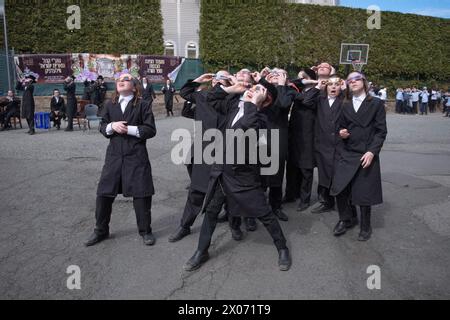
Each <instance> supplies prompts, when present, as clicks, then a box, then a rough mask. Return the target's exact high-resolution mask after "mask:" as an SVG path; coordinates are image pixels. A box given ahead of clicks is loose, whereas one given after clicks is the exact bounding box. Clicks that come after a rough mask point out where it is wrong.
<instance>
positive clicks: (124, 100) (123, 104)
mask: <svg viewBox="0 0 450 320" xmlns="http://www.w3.org/2000/svg"><path fill="white" fill-rule="evenodd" d="M133 97H134V96H133V95H129V96H122V95H120V97H119V104H120V109H121V110H122V113H125V110H126V108H127V106H128V104H129V103H130V101H131V100H133ZM127 128H128V132H127V134H128V135H130V136H135V137H138V138H139V137H140V135H139V129H138V127H137V126H127ZM106 134H107V135H108V136H111V135H113V134H114V130H113V128H112V122H111V123H110V124H108V126H107V127H106Z"/></svg>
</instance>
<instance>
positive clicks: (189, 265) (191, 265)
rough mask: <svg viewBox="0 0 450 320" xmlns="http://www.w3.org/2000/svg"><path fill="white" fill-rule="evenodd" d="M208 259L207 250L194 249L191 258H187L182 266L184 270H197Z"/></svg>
mask: <svg viewBox="0 0 450 320" xmlns="http://www.w3.org/2000/svg"><path fill="white" fill-rule="evenodd" d="M208 259H209V254H208V252H205V253H202V252H200V251H198V250H197V251H195V253H194V255H193V256H192V258H190V259H189V261H188V262H186V264H185V265H184V266H183V269H184V270H185V271H194V270H197V269H198V268H200V267H201V266H202V264H204V263H205V262H206V261H208Z"/></svg>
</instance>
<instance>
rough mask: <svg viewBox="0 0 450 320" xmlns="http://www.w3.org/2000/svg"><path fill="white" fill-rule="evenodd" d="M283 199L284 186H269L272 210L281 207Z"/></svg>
mask: <svg viewBox="0 0 450 320" xmlns="http://www.w3.org/2000/svg"><path fill="white" fill-rule="evenodd" d="M282 201H283V187H269V204H270V206H271V207H272V210H274V211H275V210H278V209H281V203H282Z"/></svg>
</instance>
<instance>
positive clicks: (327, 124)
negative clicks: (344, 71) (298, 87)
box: [311, 76, 344, 213]
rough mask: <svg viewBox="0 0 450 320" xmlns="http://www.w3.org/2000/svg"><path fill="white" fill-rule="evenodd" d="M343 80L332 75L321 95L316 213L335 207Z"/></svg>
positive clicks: (317, 124) (316, 132)
mask: <svg viewBox="0 0 450 320" xmlns="http://www.w3.org/2000/svg"><path fill="white" fill-rule="evenodd" d="M342 85H343V80H341V79H340V78H339V77H337V76H332V77H331V78H330V79H329V80H328V81H327V82H326V85H325V88H324V90H323V91H322V92H321V94H320V95H319V96H318V102H317V110H316V122H315V133H314V148H315V156H316V162H317V169H318V173H319V193H320V195H321V199H322V203H320V205H319V206H318V207H316V208H314V209H313V210H312V211H311V212H312V213H324V212H329V211H332V210H333V209H334V204H335V200H334V197H332V196H330V188H331V181H332V178H333V174H334V164H335V158H336V157H337V155H336V152H337V150H338V145H339V144H340V143H342V140H341V138H340V137H339V136H338V134H337V132H338V131H339V130H338V129H339V128H338V120H339V118H340V115H341V112H342V102H343V100H344V97H343V96H342V93H341V86H342Z"/></svg>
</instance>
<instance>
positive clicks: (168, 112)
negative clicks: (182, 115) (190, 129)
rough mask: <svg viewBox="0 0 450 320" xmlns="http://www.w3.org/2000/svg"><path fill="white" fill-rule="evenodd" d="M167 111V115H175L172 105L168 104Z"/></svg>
mask: <svg viewBox="0 0 450 320" xmlns="http://www.w3.org/2000/svg"><path fill="white" fill-rule="evenodd" d="M166 111H167V116H170V115H172V117H173V111H172V107H168V106H166Z"/></svg>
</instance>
